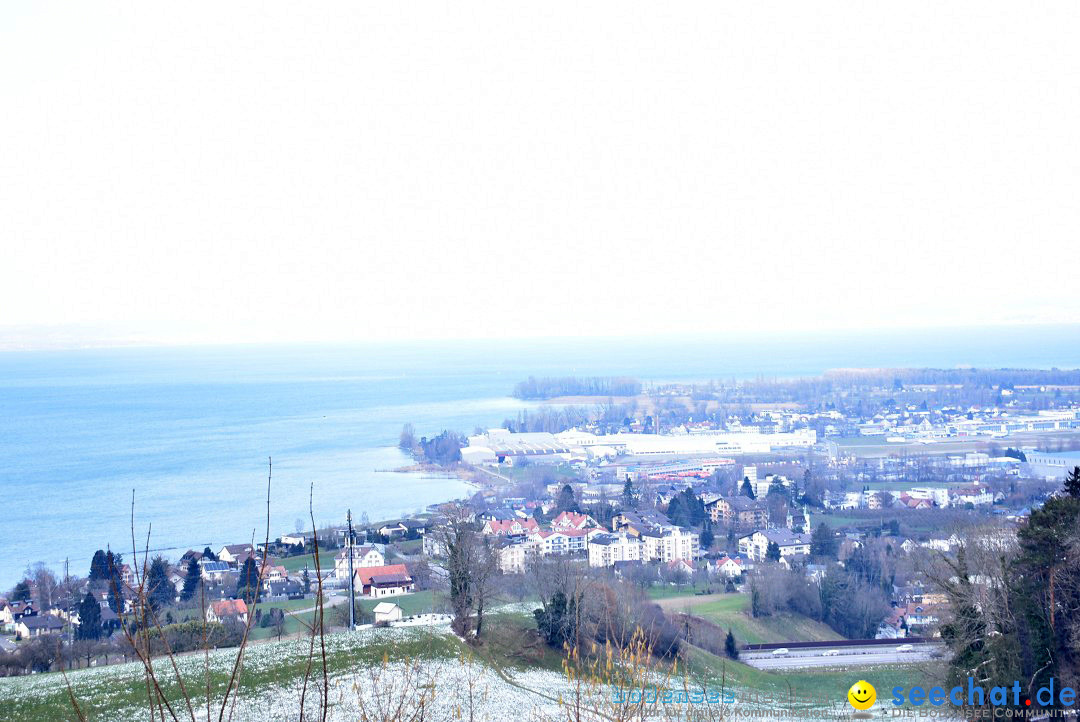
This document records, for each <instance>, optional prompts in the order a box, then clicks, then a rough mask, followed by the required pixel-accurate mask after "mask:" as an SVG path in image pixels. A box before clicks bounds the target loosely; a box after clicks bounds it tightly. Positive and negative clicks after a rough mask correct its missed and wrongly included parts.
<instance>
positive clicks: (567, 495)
mask: <svg viewBox="0 0 1080 722" xmlns="http://www.w3.org/2000/svg"><path fill="white" fill-rule="evenodd" d="M555 506H556V508H558V510H559V511H573V512H577V511H581V510H580V509H579V508H578V503H577V499H575V498H574V489H573V487H572V486H570V485H569V484H566V485H565V486H563V488H562V489H560V490H559V498H558V499H557V500H556V501H555Z"/></svg>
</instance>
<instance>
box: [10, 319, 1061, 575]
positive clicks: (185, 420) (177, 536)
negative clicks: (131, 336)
mask: <svg viewBox="0 0 1080 722" xmlns="http://www.w3.org/2000/svg"><path fill="white" fill-rule="evenodd" d="M958 365H968V366H993V367H1006V366H1010V367H1040V368H1046V367H1053V366H1058V367H1062V368H1065V367H1069V368H1072V367H1077V366H1080V327H1077V326H1072V327H1060V326H1059V327H1027V328H1018V327H1014V328H986V329H976V330H965V331H958V330H936V331H932V332H919V331H905V332H893V333H889V332H876V333H870V334H829V335H812V334H804V335H791V334H789V335H784V336H758V337H753V336H746V335H744V336H739V337H725V338H712V339H687V338H680V339H653V340H642V339H616V340H603V341H597V340H561V341H545V342H506V343H496V342H476V343H465V342H447V343H434V342H432V343H422V344H421V343H415V344H398V345H378V346H376V345H372V346H348V347H346V346H337V347H315V346H312V347H303V348H294V347H284V346H282V347H230V348H185V349H112V350H92V351H91V350H87V351H63V352H9V353H2V354H0V491H2V496H0V499H2V502H0V503H2V504H3V509H4V515H3V520H2V521H0V589H7V588H8V587H10V585H11V584H13V583H14V582H15V581H17V579H18V578H19V575H20V574H21V572H22V571H23V570H24V569H25V568H26V567H27V565H29V564H31V563H33V562H36V561H45V562H47V563H49V564H51V565H53V566H55V567H56V569H57V570H58V571H59V570H61V569H62V565H63V562H64V560H65V559H69V560H70V563H71V568H72V571H73V573H79V574H85V573H86V567H88V565H89V560H90V557H91V555H92V554H93V552H94V550H95V549H99V548H104V547H105V546H106V545H112V548H113V549H119V550H121V551H122V552H125V554H126V555H130V549H131V536H130V528H129V519H130V513H131V508H130V504H131V494H132V490H133V489H134V490H135V497H136V499H135V501H136V509H135V512H136V522H137V533H138V534H139V537H140V541H139V545H140V547H141V546H142V544H143V540H144V539H145V534H146V526H147V524H148V523H150V522H152V523H153V530H152V536H151V542H150V546H151V547H152V548H176V549H177V551H171V552H167V554H169V555H171V556H172V557H174V558H175V557H176V556H178V554H179V553H180V551H182V550H183V549H185V548H187V547H197V548H200V549H201V548H202V547H203V546H205V545H207V544H209V545H211V546H213V547H217V546H220V545H222V544H225V543H236V542H241V541H247V540H250V539H251V536H252V532H253V531H255V532H256V535H257V536H258V537H259V538H261V535H262V533H263V532H262V530H263V525H264V521H265V509H266V507H265V490H266V487H265V482H266V470H267V469H266V460H267V457H268V456H272V457H273V459H274V484H273V492H272V494H273V500H272V509H271V536H277V535H279V534H281V533H283V532H287V531H292V530H294V529H295V527H296V521H297V520H298V519H305V520H306V519H307V508H308V492H309V488H310V485H311V484H314V485H315V488H314V510H315V518H316V520H317V522H318V523H320V524H322V523H324V522H338V521H342V520H343V519H344V516H345V509H346V508H347V507H351V508H352V510H353V514H354V516H357V517H359V515H360V514H361V513H366V514H367V515H368V516H369V517H370V518H371V519H372V520H375V519H380V518H387V517H390V516H395V515H398V514H401V513H404V512H411V511H416V510H419V509H422V508H424V507H426V506H427V505H429V504H432V503H434V502H437V501H444V500H446V499H450V498H456V497H460V496H463V495H465V494H467V493H468V491H469V489H468V487H467V486H466V485H465V484H463V483H461V482H460V481H457V480H454V479H445V478H432V477H428V476H424V475H421V474H401V473H388V472H385V471H380V470H386V469H391V468H395V467H398V466H401V465H404V464H407V463H409V460H408V459H407V458H405V457H404V456H403V455H402V454H401V453H400V452H399V451H398V450H397V448H396V446H395V444H396V443H397V437H398V434H399V433H400V431H401V427H402V425H403V424H405V423H406V422H411V423H413V424H414V425H415V427H416V430H417V432H418V434H421V435H423V434H433V433H437V432H438V431H440V430H442V429H444V428H449V429H456V430H460V431H465V432H471V431H472V429H473V428H475V427H477V426H484V427H486V426H492V425H496V424H499V423H500V422H501V421H502V420H503V419H504V418H506V417H507V416H512V415H514V414H516V413H517V411H518V410H519V409H520V408H522V407H523V406H524V404H523V403H522V402H519V401H517V400H515V399H512V398H510V397H509V396H508V394H509V393H510V391H511V389H512V388H513V385H514V383H516V382H517V381H519V380H521V379H522V378H524V377H526V376H528V375H530V374H531V375H537V376H540V375H568V374H578V375H624V374H625V375H634V376H637V377H639V378H642V379H646V380H660V381H664V380H689V379H707V378H732V377H743V378H745V377H753V376H759V375H760V376H773V377H775V376H796V375H803V374H816V373H820V372H822V371H824V370H826V369H829V368H837V367H856V366H858V367H870V366H872V367H885V366H934V367H940V368H951V367H955V366H958ZM304 526H305V528H308V527H310V524H309V523H306V522H305V524H304Z"/></svg>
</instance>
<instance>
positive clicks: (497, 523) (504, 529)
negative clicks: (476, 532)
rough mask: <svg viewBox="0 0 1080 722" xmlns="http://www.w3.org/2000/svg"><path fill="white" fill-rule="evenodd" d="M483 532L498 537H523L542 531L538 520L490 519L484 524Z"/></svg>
mask: <svg viewBox="0 0 1080 722" xmlns="http://www.w3.org/2000/svg"><path fill="white" fill-rule="evenodd" d="M483 531H484V533H485V534H494V535H496V536H523V535H525V534H533V533H535V532H538V531H540V525H539V524H537V523H536V519H504V520H492V519H489V520H488V521H486V522H485V523H484V529H483Z"/></svg>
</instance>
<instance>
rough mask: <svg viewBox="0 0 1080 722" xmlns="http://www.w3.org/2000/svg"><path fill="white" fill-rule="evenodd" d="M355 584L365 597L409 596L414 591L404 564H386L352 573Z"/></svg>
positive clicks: (414, 586) (414, 587)
mask: <svg viewBox="0 0 1080 722" xmlns="http://www.w3.org/2000/svg"><path fill="white" fill-rule="evenodd" d="M354 574H355V576H356V584H357V586H359V587H360V589H361V590H362V592H361V593H362V594H363V595H364V596H366V597H372V598H379V597H390V596H394V595H397V594H409V593H410V592H412V591H414V590H415V589H416V585H415V584H413V580H412V577H411V576H409V569H408V567H406V566H405V565H404V564H388V565H386V566H383V567H366V568H364V569H357V570H356V571H355V572H354Z"/></svg>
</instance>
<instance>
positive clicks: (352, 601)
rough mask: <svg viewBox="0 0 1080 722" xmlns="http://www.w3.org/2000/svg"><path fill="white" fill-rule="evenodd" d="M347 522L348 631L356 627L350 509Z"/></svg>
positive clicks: (354, 536) (353, 535)
mask: <svg viewBox="0 0 1080 722" xmlns="http://www.w3.org/2000/svg"><path fill="white" fill-rule="evenodd" d="M346 518H347V519H348V522H349V531H348V536H347V537H346V538H345V554H346V555H347V556H348V557H349V631H350V632H351V631H353V630H355V629H356V580H355V579H354V578H353V545H354V544H355V543H356V535H355V534H354V533H353V527H352V509H349V511H348V513H347V517H346Z"/></svg>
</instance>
